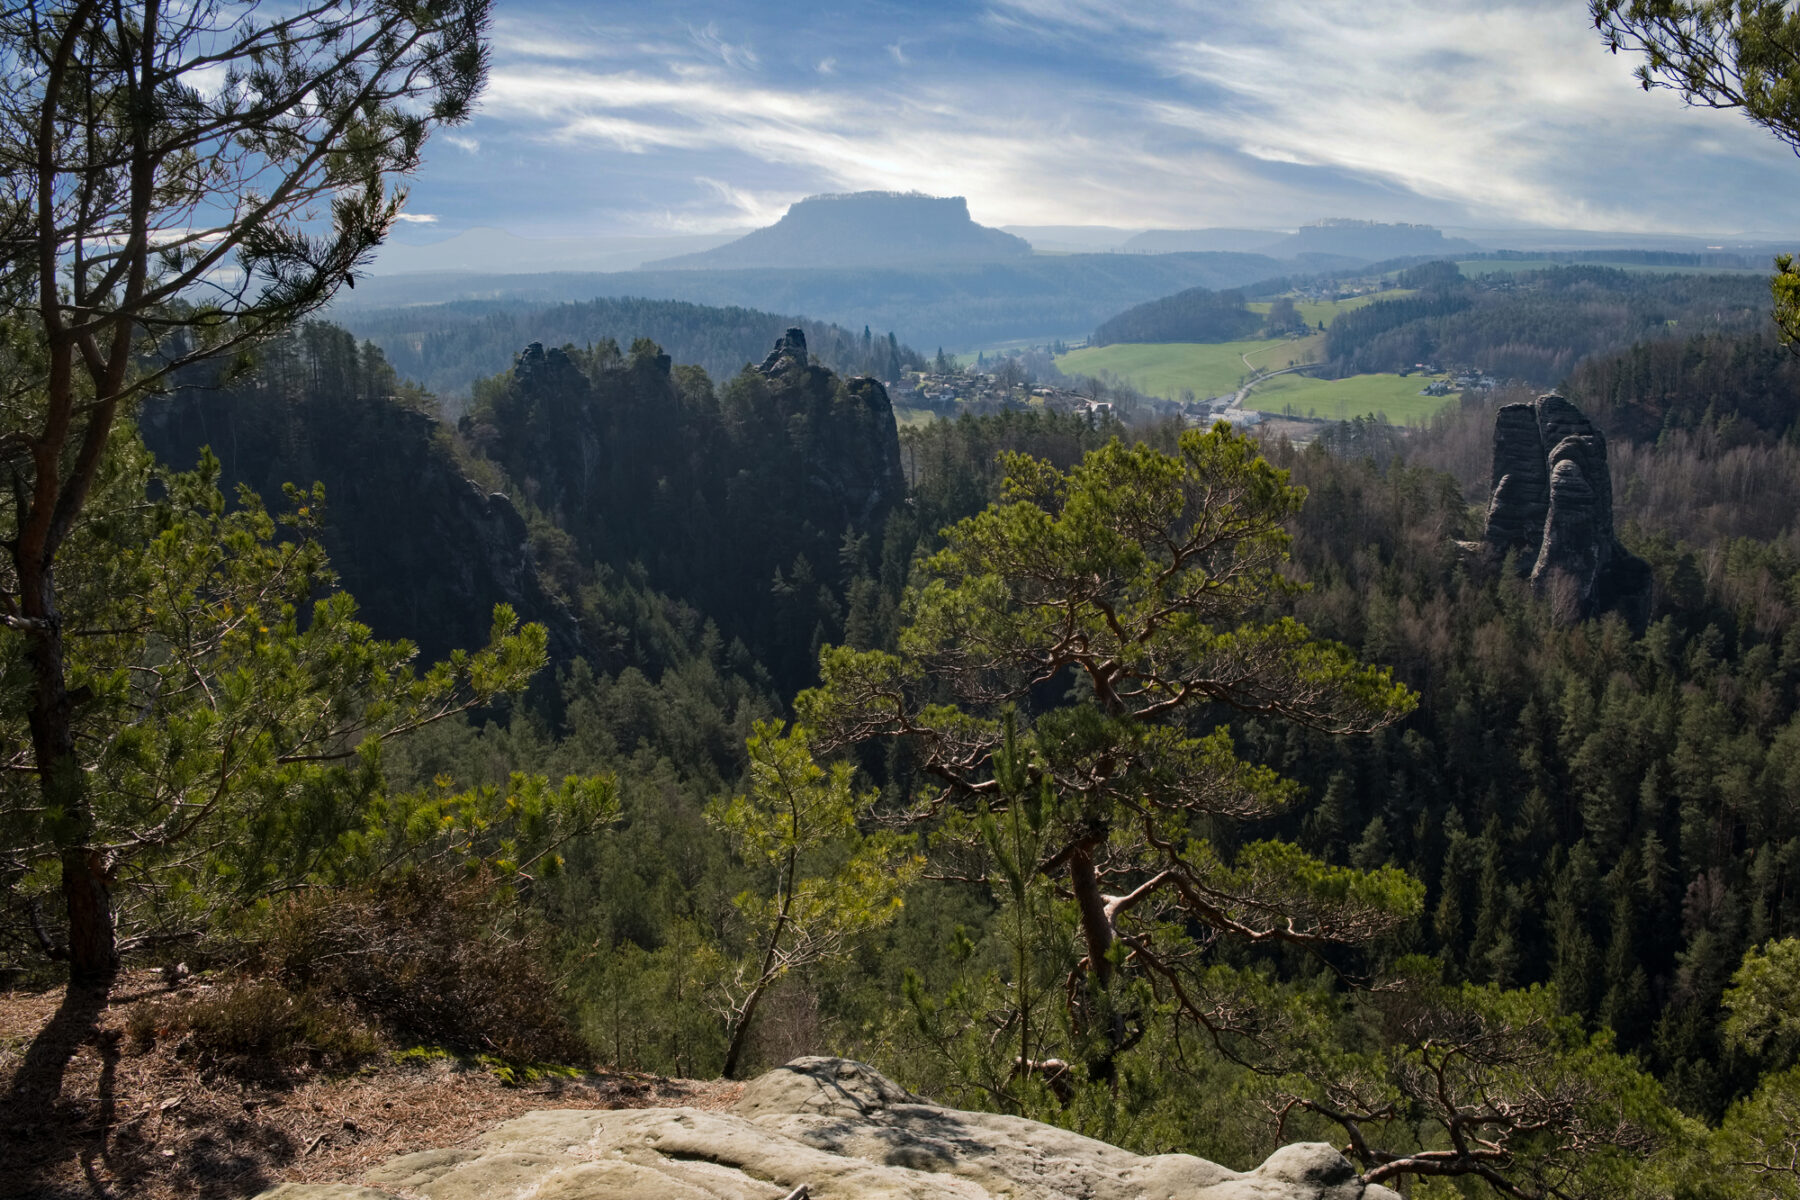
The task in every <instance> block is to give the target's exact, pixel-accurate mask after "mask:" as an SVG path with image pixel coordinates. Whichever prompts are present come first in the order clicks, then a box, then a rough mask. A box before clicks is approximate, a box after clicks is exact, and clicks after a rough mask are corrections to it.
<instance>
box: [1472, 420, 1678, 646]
mask: <svg viewBox="0 0 1800 1200" xmlns="http://www.w3.org/2000/svg"><path fill="white" fill-rule="evenodd" d="M1482 540H1483V542H1484V544H1485V546H1486V549H1487V552H1488V554H1489V555H1490V556H1491V557H1492V558H1494V559H1496V560H1497V559H1501V558H1504V557H1505V556H1506V555H1508V554H1515V555H1516V559H1515V561H1516V563H1517V564H1518V570H1519V571H1520V572H1521V573H1526V572H1529V574H1530V577H1531V583H1532V587H1533V588H1535V589H1536V590H1537V591H1538V592H1539V594H1547V595H1548V596H1549V597H1550V599H1551V601H1552V604H1553V606H1554V607H1555V609H1556V612H1557V615H1558V616H1559V617H1561V618H1562V619H1564V620H1583V619H1586V618H1588V617H1596V616H1600V615H1602V614H1604V613H1609V612H1617V613H1619V614H1620V615H1621V616H1623V617H1624V618H1625V619H1626V621H1628V622H1629V623H1630V624H1631V625H1632V626H1633V627H1634V628H1636V629H1639V630H1642V629H1643V627H1644V626H1645V624H1646V623H1647V622H1648V620H1649V615H1650V567H1649V564H1648V563H1646V562H1644V560H1643V559H1641V558H1638V557H1637V556H1636V555H1634V554H1632V553H1631V552H1630V551H1629V550H1627V549H1625V547H1624V546H1622V545H1621V544H1620V543H1619V539H1618V537H1617V535H1616V534H1614V532H1613V509H1612V474H1611V472H1610V471H1609V470H1608V468H1607V464H1606V438H1605V436H1604V435H1603V434H1602V433H1601V432H1600V431H1599V430H1598V429H1596V428H1594V424H1593V422H1592V421H1589V420H1588V418H1587V416H1586V415H1585V414H1584V413H1583V412H1582V411H1581V410H1580V409H1579V408H1576V407H1575V406H1574V405H1573V404H1571V403H1570V402H1569V401H1568V400H1566V399H1564V398H1563V397H1562V396H1560V395H1558V394H1557V393H1555V392H1550V393H1548V394H1546V395H1543V396H1540V397H1538V399H1537V401H1536V402H1535V403H1532V404H1508V405H1506V406H1505V407H1503V408H1502V409H1501V410H1500V411H1499V413H1498V414H1496V415H1495V418H1494V472H1493V492H1492V496H1491V498H1490V500H1489V501H1488V515H1487V529H1486V532H1485V533H1484V535H1483V538H1482Z"/></svg>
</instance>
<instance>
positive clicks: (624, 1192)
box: [259, 1058, 1398, 1200]
mask: <svg viewBox="0 0 1800 1200" xmlns="http://www.w3.org/2000/svg"><path fill="white" fill-rule="evenodd" d="M365 1178H366V1179H367V1181H368V1183H369V1184H371V1185H373V1186H371V1187H356V1186H349V1185H342V1184H284V1185H282V1186H281V1187H278V1188H274V1189H272V1190H270V1191H267V1192H264V1193H263V1194H262V1197H260V1198H259V1200H389V1198H390V1197H391V1196H392V1195H393V1194H394V1193H401V1192H403V1193H405V1194H406V1195H417V1196H424V1197H428V1198H429V1200H476V1198H478V1197H479V1198H491V1200H514V1198H518V1200H524V1198H525V1197H531V1198H532V1200H550V1198H551V1197H555V1198H556V1200H626V1198H628V1197H629V1198H636V1197H652V1196H654V1197H660V1198H665V1200H784V1198H786V1197H792V1196H795V1195H796V1194H798V1195H800V1196H804V1197H807V1200H876V1198H880V1200H940V1198H941V1200H991V1198H996V1197H1001V1196H1005V1197H1008V1198H1009V1200H1075V1198H1076V1197H1081V1198H1082V1200H1398V1197H1397V1195H1396V1193H1394V1192H1391V1191H1389V1190H1388V1189H1387V1188H1384V1187H1380V1186H1365V1185H1364V1184H1363V1183H1362V1182H1361V1181H1360V1180H1359V1179H1358V1178H1357V1175H1356V1169H1355V1168H1354V1167H1353V1166H1351V1164H1350V1162H1349V1161H1348V1160H1347V1159H1345V1158H1344V1157H1343V1156H1342V1155H1341V1154H1339V1153H1338V1152H1337V1151H1336V1150H1333V1149H1332V1148H1331V1147H1330V1146H1327V1145H1325V1144H1324V1143H1319V1142H1310V1143H1299V1144H1296V1145H1292V1146H1284V1147H1282V1148H1281V1149H1280V1150H1277V1151H1276V1152H1275V1153H1274V1154H1272V1155H1270V1156H1269V1159H1268V1161H1267V1162H1265V1163H1263V1165H1262V1166H1260V1167H1258V1168H1257V1169H1256V1170H1254V1171H1248V1172H1242V1173H1240V1172H1236V1171H1228V1170H1226V1169H1225V1168H1224V1167H1221V1166H1219V1165H1218V1164H1216V1163H1210V1162H1207V1161H1206V1160H1205V1159H1203V1158H1194V1157H1192V1156H1191V1155H1186V1154H1159V1155H1153V1156H1149V1157H1145V1156H1142V1155H1137V1154H1131V1153H1129V1152H1127V1151H1124V1150H1120V1149H1118V1148H1117V1147H1114V1146H1109V1145H1107V1144H1106V1143H1105V1142H1097V1141H1094V1140H1093V1139H1092V1138H1085V1137H1081V1136H1080V1135H1078V1134H1073V1133H1070V1132H1068V1131H1067V1130H1063V1129H1058V1128H1056V1127H1054V1126H1051V1125H1042V1124H1039V1123H1038V1122H1036V1121H1027V1120H1024V1119H1022V1118H1020V1117H1007V1116H997V1115H995V1114H992V1113H973V1112H962V1111H959V1110H957V1109H951V1108H940V1107H939V1106H937V1105H935V1104H928V1103H926V1102H925V1101H923V1100H921V1099H920V1098H919V1097H917V1096H914V1095H912V1094H911V1093H910V1092H907V1091H906V1090H904V1089H903V1088H901V1087H899V1086H898V1085H896V1084H894V1083H893V1082H892V1081H890V1080H888V1079H885V1078H883V1077H882V1076H880V1075H878V1074H877V1073H876V1072H875V1071H873V1070H871V1069H870V1068H869V1067H866V1066H864V1065H862V1064H861V1063H855V1062H850V1061H848V1060H846V1059H838V1058H802V1059H796V1060H795V1061H793V1062H791V1063H789V1064H788V1065H787V1066H785V1067H780V1068H777V1069H776V1070H774V1071H770V1072H769V1073H768V1074H766V1075H764V1076H762V1077H761V1078H759V1079H757V1080H755V1081H753V1082H752V1083H751V1084H750V1085H749V1086H748V1087H747V1088H745V1089H744V1094H743V1096H742V1097H741V1098H740V1099H739V1100H738V1102H737V1104H736V1106H735V1107H734V1109H733V1110H732V1111H731V1112H729V1113H716V1112H706V1111H703V1110H700V1109H693V1108H648V1109H624V1110H615V1111H606V1112H585V1111H580V1110H574V1109H565V1110H561V1111H552V1112H534V1113H527V1114H526V1115H524V1116H522V1117H520V1118H518V1119H517V1120H513V1121H508V1122H506V1123H505V1124H504V1125H501V1126H499V1127H498V1128H496V1129H494V1130H492V1131H491V1132H489V1133H487V1134H484V1135H483V1136H482V1137H481V1138H480V1140H479V1142H478V1144H477V1145H476V1146H474V1147H471V1148H468V1149H459V1150H427V1151H425V1152H423V1153H420V1154H408V1155H403V1156H402V1157H400V1158H396V1159H394V1160H393V1161H391V1162H389V1163H387V1164H386V1165H385V1166H381V1167H378V1168H376V1169H375V1170H372V1171H370V1172H369V1173H368V1174H367V1176H366V1177H365ZM386 1189H392V1192H390V1191H388V1190H386ZM802 1189H803V1190H802Z"/></svg>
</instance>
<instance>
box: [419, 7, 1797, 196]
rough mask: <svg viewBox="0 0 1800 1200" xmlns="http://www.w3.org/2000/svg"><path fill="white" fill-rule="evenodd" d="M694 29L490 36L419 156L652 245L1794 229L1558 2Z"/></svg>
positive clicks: (1737, 128) (707, 24) (521, 26)
mask: <svg viewBox="0 0 1800 1200" xmlns="http://www.w3.org/2000/svg"><path fill="white" fill-rule="evenodd" d="M718 11H719V13H720V16H719V17H718V19H717V20H704V21H702V22H698V23H691V24H687V25H685V26H684V25H682V24H679V23H676V24H675V26H674V27H675V28H676V29H677V30H681V29H685V32H686V34H687V37H686V38H685V39H682V38H681V37H680V35H679V34H677V35H676V37H675V39H674V40H669V39H668V38H667V34H666V32H664V29H663V24H662V23H646V24H645V25H644V26H643V27H642V28H634V27H610V26H609V27H598V26H593V25H583V24H582V23H581V21H580V20H579V19H576V20H575V22H574V24H573V26H572V27H571V28H569V29H568V30H567V31H566V32H567V33H568V36H567V38H566V40H565V39H563V38H562V36H561V34H562V33H563V32H564V30H563V29H562V28H561V27H560V26H559V36H558V38H556V39H550V38H547V37H545V36H544V35H543V34H542V32H541V31H542V29H543V28H544V24H543V22H541V21H537V22H527V21H525V20H522V19H519V18H509V19H508V21H506V22H503V23H502V24H501V26H500V32H499V34H498V35H497V36H496V39H495V51H496V66H495V69H494V71H493V75H492V81H491V84H490V87H489V89H488V91H487V93H486V96H485V97H484V102H483V113H482V115H481V117H479V118H478V120H477V124H476V125H475V126H472V127H471V129H470V132H469V134H468V135H467V136H460V135H456V134H451V135H447V136H446V140H448V141H449V142H450V143H451V144H452V145H455V146H458V147H459V148H461V149H464V150H467V151H468V152H469V153H471V154H474V153H476V152H477V151H478V150H480V149H481V145H482V141H486V142H488V144H489V145H490V147H500V146H504V147H506V148H507V152H509V153H512V154H517V153H519V151H520V148H521V147H524V146H529V145H531V144H533V143H535V144H538V145H540V146H546V147H549V146H557V147H566V146H578V147H581V148H582V149H581V153H582V154H583V155H584V156H585V160H584V161H587V162H595V161H597V162H602V163H604V162H606V161H608V160H607V156H608V155H618V156H620V157H619V158H618V159H617V160H616V162H617V166H618V171H617V172H616V174H619V175H623V176H628V177H629V178H630V179H631V180H632V181H633V182H632V183H631V185H630V188H629V189H627V188H626V186H625V185H624V184H622V183H621V184H620V185H618V195H617V196H613V195H611V194H608V195H605V196H602V197H598V198H596V199H595V201H594V203H595V204H596V205H597V206H599V207H601V208H603V209H604V210H605V211H607V212H609V213H611V212H615V211H617V212H621V213H628V212H635V213H636V214H637V216H638V217H639V218H641V219H643V220H645V221H647V222H650V223H654V224H657V225H659V226H662V227H670V224H671V222H674V223H675V224H678V225H679V226H680V227H682V228H689V227H693V228H699V227H702V226H705V225H706V224H707V223H708V222H711V223H712V224H713V225H714V226H723V225H726V224H734V225H735V224H742V223H744V222H746V221H754V222H757V223H766V221H767V219H771V218H772V216H773V215H775V214H778V212H779V210H780V208H781V207H783V206H785V205H786V204H787V203H788V202H789V201H791V200H792V199H793V198H795V197H797V196H800V195H805V194H809V193H812V192H818V191H838V190H852V189H860V188H891V189H898V190H910V189H916V190H921V191H926V192H931V193H934V194H939V195H965V196H967V197H968V198H969V201H970V205H971V209H972V211H973V212H974V213H975V215H976V217H977V219H978V220H984V221H987V222H989V223H993V224H999V223H1020V224H1061V223H1096V224H1110V225H1123V226H1140V227H1142V226H1171V225H1173V226H1182V225H1204V224H1233V225H1236V224H1251V225H1258V226H1263V227H1269V226H1291V225H1293V224H1297V223H1299V222H1301V221H1304V220H1310V219H1314V218H1317V217H1320V216H1327V215H1348V216H1371V217H1377V218H1381V219H1389V220H1434V221H1437V222H1439V223H1455V222H1459V221H1460V222H1465V223H1494V224H1501V223H1520V222H1537V223H1544V224H1553V225H1558V226H1563V227H1569V226H1575V225H1585V226H1589V227H1595V228H1603V227H1609V228H1642V229H1651V228H1673V227H1677V226H1682V225H1689V226H1691V225H1695V224H1700V225H1703V226H1705V227H1708V228H1713V229H1731V228H1734V227H1736V228H1742V227H1743V226H1745V225H1746V224H1752V223H1755V222H1756V221H1759V220H1760V221H1761V222H1762V223H1763V224H1764V225H1765V226H1766V225H1767V224H1769V223H1771V222H1774V223H1777V224H1779V223H1783V222H1793V223H1796V224H1800V206H1796V205H1795V204H1794V203H1793V202H1791V201H1789V199H1788V197H1789V196H1790V195H1795V194H1797V193H1794V192H1793V191H1792V189H1788V188H1774V189H1771V191H1772V192H1773V193H1774V194H1772V195H1770V196H1761V197H1756V198H1752V197H1749V196H1746V195H1745V194H1743V187H1742V186H1741V184H1742V181H1745V180H1765V179H1769V180H1773V179H1778V178H1780V177H1781V175H1782V173H1784V172H1788V171H1790V170H1792V169H1793V164H1792V163H1791V162H1789V161H1785V155H1784V152H1783V151H1782V150H1781V148H1780V147H1779V146H1776V145H1775V144H1774V143H1773V142H1772V141H1771V139H1769V138H1767V137H1766V136H1765V135H1763V134H1761V133H1760V132H1758V131H1757V130H1755V129H1754V128H1752V127H1751V126H1749V125H1748V124H1747V123H1746V122H1744V121H1743V120H1742V119H1741V118H1739V117H1737V116H1736V115H1735V114H1729V113H1727V114H1720V113H1702V112H1695V111H1691V110H1685V109H1683V108H1682V107H1681V106H1680V104H1679V102H1677V101H1675V100H1674V99H1673V98H1672V97H1669V96H1667V95H1660V94H1659V95H1654V96H1651V97H1646V96H1645V95H1644V94H1643V93H1642V92H1641V91H1640V90H1638V89H1637V88H1636V87H1635V86H1634V85H1633V82H1632V80H1631V78H1630V68H1631V65H1632V64H1631V63H1630V62H1629V61H1628V60H1627V59H1626V58H1625V57H1624V56H1620V57H1617V58H1614V57H1610V56H1608V55H1607V54H1605V52H1604V49H1603V47H1602V46H1601V45H1600V43H1599V40H1598V39H1597V38H1596V37H1595V36H1594V34H1593V32H1592V30H1591V28H1589V26H1588V23H1587V20H1586V17H1585V15H1584V11H1583V6H1581V5H1579V4H1573V3H1561V2H1559V3H1555V4H1552V3H1548V2H1547V0H1538V2H1531V0H1488V2H1482V0H1448V2H1445V0H1440V2H1439V3H1426V2H1425V0H1386V2H1384V3H1382V4H1378V5H1371V4H1368V3H1366V0H1363V2H1352V0H1265V3H1263V4H1260V5H1256V6H1246V5H1242V4H1240V3H1229V2H1226V0H1164V2H1162V3H1159V4H1157V5H1154V6H1136V7H1134V8H1131V9H1129V10H1124V9H1122V7H1121V6H1119V5H1117V4H1116V3H1113V2H1112V0H990V3H989V4H988V5H987V6H986V7H985V8H983V9H980V10H977V11H975V12H974V13H972V14H956V15H954V16H945V17H937V18H932V17H919V18H916V19H915V18H909V19H908V20H907V21H906V22H905V23H904V25H900V24H898V23H896V22H895V21H891V20H890V21H889V22H888V23H887V24H886V25H883V24H882V23H881V21H880V20H879V19H877V18H876V17H873V16H871V17H869V19H867V20H859V21H858V22H856V23H854V31H853V33H846V32H845V31H844V29H843V28H839V29H837V30H836V31H835V32H834V31H833V30H832V29H831V28H830V27H829V26H828V25H821V26H820V28H819V29H817V30H815V31H812V33H813V35H814V37H813V40H811V41H809V42H808V43H807V44H806V45H805V47H804V48H802V47H798V46H793V45H785V44H777V43H776V42H774V41H769V42H767V43H765V44H764V45H763V46H761V47H760V48H758V47H752V46H751V45H750V44H749V43H748V42H747V41H746V40H745V38H744V37H743V35H742V34H741V33H737V32H734V30H733V23H734V22H742V21H743V19H744V12H745V11H746V10H745V9H744V8H740V7H738V6H733V7H732V8H730V9H723V8H721V9H719V10H718ZM751 11H760V10H751ZM761 23H762V22H760V21H759V24H761ZM647 31H648V32H647ZM659 38H660V39H662V40H658V39H659ZM902 38H903V39H904V41H902ZM834 39H835V40H834ZM847 63H855V65H856V68H855V70H854V71H851V70H847V69H846V67H845V66H844V64H847ZM489 121H493V122H497V123H498V127H497V128H490V126H489V125H488V124H487V122H489ZM477 131H479V132H480V134H481V137H480V139H478V138H477V136H476V133H477ZM554 153H556V154H562V153H564V151H562V150H557V151H555V152H554ZM1796 177H1797V178H1800V176H1796ZM600 178H602V179H607V178H609V177H608V176H606V175H605V174H602V175H601V176H600ZM609 186H610V185H609V184H602V188H603V189H605V188H607V187H609ZM634 206H635V207H634ZM433 207H435V208H439V209H440V210H441V209H442V205H441V204H438V203H436V202H433ZM658 214H660V215H658ZM670 214H673V216H671V215H670Z"/></svg>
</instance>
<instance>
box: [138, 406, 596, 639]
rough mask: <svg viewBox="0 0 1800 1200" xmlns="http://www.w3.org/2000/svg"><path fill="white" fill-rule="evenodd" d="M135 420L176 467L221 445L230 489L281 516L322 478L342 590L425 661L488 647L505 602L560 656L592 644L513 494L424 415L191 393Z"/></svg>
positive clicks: (382, 631) (326, 536)
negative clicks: (285, 488) (536, 552)
mask: <svg viewBox="0 0 1800 1200" xmlns="http://www.w3.org/2000/svg"><path fill="white" fill-rule="evenodd" d="M138 424H139V428H140V430H141V431H142V434H143V437H144V441H145V443H146V444H147V445H148V446H149V448H150V450H151V452H152V453H153V454H155V455H156V456H157V458H158V459H159V460H161V461H162V462H165V463H167V464H169V465H170V466H172V467H175V468H177V469H181V470H186V469H189V468H191V467H192V466H193V465H194V464H195V462H196V461H198V459H199V454H200V447H202V446H211V447H212V450H213V453H214V454H216V455H217V456H218V458H219V461H220V466H221V468H222V473H223V476H224V478H223V481H222V482H223V485H224V488H225V491H226V494H227V495H228V496H229V495H230V494H231V492H232V491H233V490H235V488H236V485H237V484H239V483H244V484H248V485H249V486H250V488H251V489H252V490H254V491H255V492H256V493H257V494H258V495H260V496H261V497H262V498H263V502H264V503H265V504H267V505H268V506H269V509H270V511H271V512H276V513H279V512H281V511H282V509H283V506H284V501H283V497H282V485H283V484H284V483H289V482H292V483H297V484H299V485H301V486H302V487H310V486H311V485H312V483H313V482H314V481H315V480H316V481H319V482H322V483H323V484H324V485H325V514H324V528H323V530H322V532H321V535H320V541H321V542H322V543H323V544H324V547H325V550H326V552H327V553H328V554H329V555H330V556H331V565H332V567H333V568H334V569H335V570H336V571H337V573H338V578H339V582H340V584H341V585H342V586H343V588H344V590H345V591H347V592H349V593H350V594H351V595H352V596H354V597H355V598H356V601H357V605H358V607H359V609H360V611H361V616H362V619H363V620H364V621H365V622H367V623H368V625H369V626H370V628H372V629H373V630H374V631H375V633H376V635H377V636H379V637H384V638H402V637H404V638H408V639H410V640H412V641H413V642H414V643H416V644H417V645H418V647H419V651H420V658H421V659H422V660H423V661H425V662H435V661H438V660H439V659H442V658H444V657H446V656H448V655H449V653H450V651H452V650H455V649H460V648H470V649H473V648H478V647H480V646H482V645H485V644H486V642H487V637H488V630H489V627H490V626H491V624H492V622H493V611H494V605H496V604H500V603H505V604H510V605H512V607H513V609H514V611H516V612H517V613H518V615H519V619H520V620H521V621H539V622H542V623H543V624H544V625H545V626H547V627H548V629H549V631H550V636H551V644H550V649H551V655H552V657H553V658H556V659H568V658H572V657H574V656H576V655H578V654H580V653H581V652H582V645H581V635H580V630H579V627H578V626H577V624H576V621H575V619H574V616H573V614H571V613H570V612H569V611H568V609H567V608H566V607H565V606H564V605H562V604H561V603H560V602H559V601H557V600H556V599H555V598H554V597H553V596H551V594H550V593H549V592H548V591H547V590H546V588H545V587H544V584H543V581H542V579H541V578H540V577H539V575H538V571H537V567H536V565H535V563H534V561H533V558H532V554H531V547H530V540H529V536H528V534H527V530H526V526H525V521H524V519H523V518H522V517H521V516H520V514H519V512H518V510H517V509H516V508H515V507H514V505H513V502H512V501H511V500H510V499H508V498H507V496H505V495H504V494H502V493H499V492H491V493H490V492H489V491H487V490H486V489H484V488H482V487H481V486H479V485H478V484H476V483H474V482H473V481H471V480H470V479H468V478H467V476H466V474H465V473H464V471H463V469H462V467H461V465H460V464H459V463H458V461H457V459H456V457H455V455H454V454H453V453H452V452H451V450H450V448H449V446H448V445H447V444H446V441H445V438H444V434H445V431H444V430H443V429H441V428H440V426H439V425H438V423H437V422H436V421H435V420H433V419H432V418H431V417H429V416H427V415H426V414H424V413H421V412H417V411H415V410H413V409H410V408H407V407H406V406H405V405H403V404H402V403H400V402H399V401H396V400H394V399H391V398H387V397H380V396H377V397H360V398H359V397H356V396H354V395H351V396H342V395H334V396H330V397H319V396H302V397H300V398H294V397H277V396H273V395H269V394H265V393H261V392H259V391H257V390H256V389H254V388H250V387H245V388H223V389H219V388H210V387H205V388H203V387H193V388H185V389H181V390H178V391H176V392H175V393H174V394H172V395H169V396H163V397H157V398H155V399H153V400H151V401H150V402H148V403H147V404H145V406H144V408H143V410H142V411H141V413H140V415H139V420H138Z"/></svg>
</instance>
